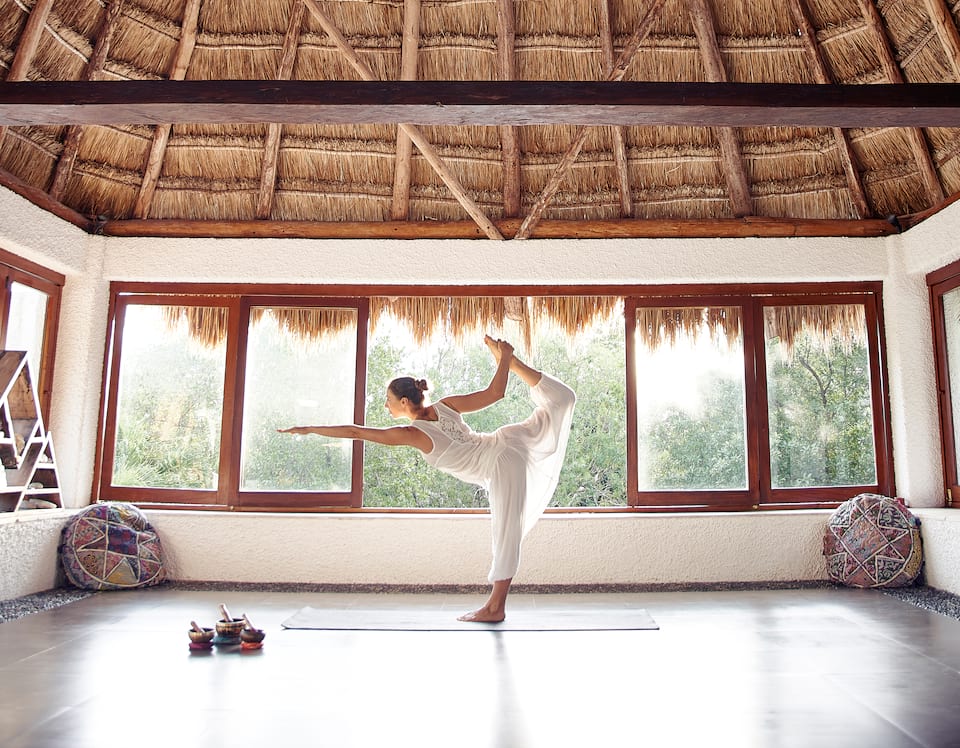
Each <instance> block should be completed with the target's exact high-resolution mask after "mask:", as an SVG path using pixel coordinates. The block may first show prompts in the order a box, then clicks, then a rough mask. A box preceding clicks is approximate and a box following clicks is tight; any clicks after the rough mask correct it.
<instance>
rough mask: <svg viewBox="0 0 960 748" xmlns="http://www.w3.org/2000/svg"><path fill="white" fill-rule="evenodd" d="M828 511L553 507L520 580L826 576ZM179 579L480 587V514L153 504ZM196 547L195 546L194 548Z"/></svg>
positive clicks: (526, 553)
mask: <svg viewBox="0 0 960 748" xmlns="http://www.w3.org/2000/svg"><path fill="white" fill-rule="evenodd" d="M829 514H830V513H829V512H825V511H796V512H773V513H764V514H760V513H750V514H725V515H719V514H708V513H705V514H661V515H644V516H642V517H637V516H627V515H623V514H593V515H570V514H548V515H547V516H545V517H544V518H543V519H542V520H541V521H540V522H539V523H538V524H537V525H536V526H535V527H534V529H533V530H532V531H531V533H530V535H529V536H528V537H527V540H526V542H525V543H524V547H523V559H522V563H521V565H520V566H521V568H520V572H519V573H518V575H517V576H516V578H515V580H514V581H515V583H516V584H528V585H565V586H570V585H577V586H579V585H602V584H610V585H673V584H696V583H723V582H772V581H777V582H793V581H798V580H803V581H806V580H820V579H824V578H825V576H826V571H825V566H824V561H823V557H822V554H821V547H822V542H823V534H824V530H825V528H826V523H827V519H828V517H829ZM147 515H148V517H149V518H150V521H151V523H152V524H153V526H154V527H155V528H156V530H157V533H158V534H159V535H160V537H161V541H162V543H163V545H164V549H165V552H166V554H167V564H168V567H169V569H170V573H171V575H172V576H173V577H174V578H176V579H181V580H193V581H230V582H272V583H282V582H292V583H309V584H358V585H412V586H418V585H419V586H427V585H482V584H486V575H487V572H488V571H489V567H490V520H489V518H488V517H486V516H484V515H461V516H455V515H450V514H435V515H427V516H420V517H413V516H410V515H403V514H311V515H290V514H262V515H251V514H226V515H225V514H220V513H212V512H178V511H148V512H147ZM201 549H202V550H201Z"/></svg>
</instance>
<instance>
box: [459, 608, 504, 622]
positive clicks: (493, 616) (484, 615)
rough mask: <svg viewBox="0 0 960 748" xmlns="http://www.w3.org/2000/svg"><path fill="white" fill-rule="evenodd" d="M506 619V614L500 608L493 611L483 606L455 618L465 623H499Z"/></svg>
mask: <svg viewBox="0 0 960 748" xmlns="http://www.w3.org/2000/svg"><path fill="white" fill-rule="evenodd" d="M506 617H507V616H506V612H505V611H504V610H503V609H502V608H501V609H500V610H494V609H492V608H488V607H487V606H486V605H484V606H483V607H482V608H480V609H479V610H475V611H473V612H471V613H464V614H463V615H462V616H460V617H459V618H457V620H458V621H466V622H467V623H500V622H501V621H502V620H503V619H504V618H506Z"/></svg>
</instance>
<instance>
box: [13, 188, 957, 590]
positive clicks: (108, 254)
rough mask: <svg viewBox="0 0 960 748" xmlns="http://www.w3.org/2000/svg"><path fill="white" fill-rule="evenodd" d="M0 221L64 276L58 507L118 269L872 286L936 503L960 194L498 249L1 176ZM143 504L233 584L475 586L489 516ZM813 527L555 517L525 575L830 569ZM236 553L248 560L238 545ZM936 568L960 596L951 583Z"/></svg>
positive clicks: (903, 427) (81, 480)
mask: <svg viewBox="0 0 960 748" xmlns="http://www.w3.org/2000/svg"><path fill="white" fill-rule="evenodd" d="M0 215H3V216H4V219H3V221H2V224H0V247H2V248H4V249H7V250H9V251H13V252H16V253H18V254H22V255H23V256H25V257H27V258H29V259H31V260H33V261H35V262H38V263H41V264H45V265H47V266H50V267H52V268H53V269H55V270H57V271H59V272H62V273H64V274H65V275H66V276H67V285H66V289H65V293H64V302H63V308H62V324H61V330H60V337H59V345H58V353H57V371H56V375H55V380H54V390H55V393H56V395H55V398H54V402H53V408H54V413H53V418H52V423H51V428H52V430H53V431H54V437H55V442H56V448H57V453H58V458H59V462H60V465H61V470H62V475H61V479H62V482H63V485H64V497H65V500H66V503H67V505H68V506H75V507H76V506H83V505H85V504H86V503H88V502H89V500H90V495H91V476H92V466H93V445H94V442H95V439H96V424H97V416H98V409H99V394H100V392H99V390H100V378H101V371H102V363H103V343H104V339H105V338H104V336H105V330H106V311H107V310H106V303H107V298H108V283H109V281H110V280H127V281H149V280H154V281H184V280H186V281H189V280H193V281H197V280H203V281H207V282H229V281H237V282H247V283H254V282H264V283H281V282H282V283H304V284H318V283H370V284H409V283H435V284H449V285H470V284H489V283H497V284H513V283H516V284H536V283H539V282H550V283H561V284H564V283H569V284H587V285H589V284H610V283H613V284H652V283H717V282H721V283H722V282H730V283H734V282H737V283H743V282H796V281H844V280H850V281H862V280H882V281H883V282H884V314H885V317H886V322H887V347H888V355H889V361H888V364H889V367H888V369H889V370H888V376H889V382H890V402H891V408H892V418H893V438H894V446H895V470H896V481H897V489H898V494H899V495H901V496H903V497H905V498H906V499H907V500H908V501H909V502H910V504H911V505H912V506H914V507H937V506H939V505H940V504H941V503H942V496H943V481H942V477H941V475H940V473H941V467H940V456H939V444H938V441H937V429H938V426H937V417H936V400H935V391H934V385H933V383H934V374H933V362H932V355H931V353H930V333H929V312H928V303H927V296H926V286H925V282H924V276H925V274H926V272H928V271H929V270H932V269H934V268H936V267H940V266H942V265H944V264H947V263H948V262H951V261H953V260H954V259H957V258H958V257H960V247H957V246H955V243H954V241H953V240H952V239H951V237H955V236H958V235H960V203H955V204H954V205H953V206H951V207H950V208H948V209H947V210H946V211H943V212H942V213H941V214H939V215H937V216H935V217H934V218H932V219H929V220H928V221H927V222H925V223H924V224H921V225H920V226H918V227H916V228H914V229H912V230H911V231H909V232H908V233H906V234H904V235H901V236H897V237H889V238H886V239H843V238H823V239H738V240H726V239H701V240H681V239H662V240H653V239H646V240H580V241H571V240H556V241H547V240H530V241H525V242H522V243H519V242H518V243H517V244H514V245H509V246H508V245H505V244H501V243H496V242H491V241H487V240H475V241H466V240H463V241H438V240H431V241H422V242H420V241H394V240H382V241H334V240H298V239H247V240H225V239H220V240H202V241H201V240H194V239H191V240H177V239H153V238H140V239H121V238H104V237H91V236H87V235H85V234H84V233H83V232H80V231H79V230H77V229H75V228H73V227H71V226H69V225H67V224H65V223H64V222H62V221H59V220H58V219H56V218H53V217H51V216H49V215H47V214H44V213H43V212H42V211H39V210H38V209H36V208H34V207H33V206H32V205H30V204H29V203H26V201H23V200H21V199H20V198H18V197H16V196H15V195H12V194H11V193H8V192H5V191H3V190H0ZM151 516H152V518H153V519H155V521H156V522H157V524H158V528H159V529H160V531H161V532H162V533H163V534H165V535H166V536H167V537H168V542H167V543H166V545H167V550H168V553H169V554H170V556H171V558H172V559H173V561H172V563H173V565H174V568H176V569H177V574H180V575H182V577H183V578H188V579H233V580H236V581H242V580H243V579H249V580H252V579H253V578H254V577H258V575H259V577H258V581H262V580H267V581H291V582H292V581H317V580H321V581H326V582H335V583H350V582H354V581H363V580H365V579H371V580H372V579H377V580H380V581H384V580H404V583H413V584H417V583H423V584H426V583H448V582H450V583H474V582H478V581H482V579H483V576H484V574H485V572H486V566H487V563H488V561H487V559H486V554H487V552H488V548H489V539H488V537H487V535H486V532H487V524H486V521H485V518H484V517H442V516H431V517H407V516H398V515H381V516H376V515H365V514H360V515H358V514H349V515H322V516H319V515H308V516H305V515H286V516H275V515H253V514H242V515H241V514H223V513H217V514H197V513H176V512H159V513H158V512H154V513H151ZM824 523H825V515H823V514H822V513H803V512H796V513H793V512H791V513H756V514H738V515H732V514H731V515H723V516H717V515H641V516H623V515H603V516H602V517H600V516H590V517H580V516H570V515H563V516H557V517H549V518H547V519H546V520H545V521H544V522H543V523H541V525H539V526H538V527H537V528H536V529H535V531H534V534H533V535H531V537H530V538H529V542H528V544H527V546H526V550H525V554H526V555H525V561H524V566H523V569H522V570H521V575H523V577H522V580H525V581H527V582H529V583H577V584H579V583H586V582H589V581H594V582H596V581H622V582H630V583H644V582H659V581H663V582H667V581H669V582H697V581H726V582H731V581H760V579H768V580H773V579H778V580H782V579H809V578H822V576H823V569H822V565H821V562H820V560H819V553H820V549H819V540H818V537H819V536H822V528H823V526H824ZM941 535H942V536H943V537H946V535H943V534H941ZM946 542H949V543H951V544H953V543H960V540H958V541H953V540H950V541H946ZM318 543H322V545H320V546H318ZM241 551H250V552H252V553H253V554H254V557H255V558H257V559H259V561H251V560H250V558H249V557H248V556H246V555H238V554H240V553H241ZM451 558H453V559H456V560H457V561H456V563H451ZM258 564H259V566H258ZM938 578H940V577H938ZM942 578H943V579H945V580H946V581H944V582H943V584H945V585H946V584H952V585H955V588H956V589H958V590H960V582H954V581H950V580H949V579H948V578H947V577H942ZM519 581H521V578H518V582H519ZM945 588H947V587H945ZM948 589H949V588H948ZM24 594H25V593H24Z"/></svg>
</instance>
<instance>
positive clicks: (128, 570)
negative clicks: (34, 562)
mask: <svg viewBox="0 0 960 748" xmlns="http://www.w3.org/2000/svg"><path fill="white" fill-rule="evenodd" d="M60 560H61V562H62V564H63V569H64V572H65V573H66V575H67V578H68V579H69V580H70V582H71V583H72V584H74V585H75V586H77V587H80V588H81V589H88V590H119V589H130V588H133V587H148V586H150V585H154V584H159V583H160V582H162V581H163V580H164V579H165V572H164V567H163V549H162V548H161V546H160V538H159V537H158V536H157V533H156V532H155V531H154V529H153V527H152V526H151V525H150V523H149V522H148V521H147V518H146V517H145V516H144V514H143V512H141V511H140V510H139V509H137V507H135V506H133V505H132V504H127V503H123V502H104V503H100V504H93V505H92V506H89V507H87V508H86V509H84V510H83V511H82V512H80V513H79V514H77V515H75V516H73V517H71V518H70V520H69V521H68V522H67V524H66V526H65V527H64V528H63V535H62V537H61V541H60Z"/></svg>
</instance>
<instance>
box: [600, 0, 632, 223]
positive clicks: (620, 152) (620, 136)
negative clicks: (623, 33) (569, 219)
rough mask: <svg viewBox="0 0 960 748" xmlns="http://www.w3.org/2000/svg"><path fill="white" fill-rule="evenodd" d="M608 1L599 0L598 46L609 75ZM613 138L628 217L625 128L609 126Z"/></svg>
mask: <svg viewBox="0 0 960 748" xmlns="http://www.w3.org/2000/svg"><path fill="white" fill-rule="evenodd" d="M610 1H611V0H600V5H599V8H600V48H601V50H602V52H603V72H604V75H605V76H607V75H610V71H611V70H613V66H614V65H615V64H616V61H617V60H616V56H615V52H614V49H613V29H612V28H611V24H610ZM610 135H611V137H612V138H613V163H614V168H615V169H616V173H617V186H618V188H619V192H620V215H621V216H623V217H624V218H629V217H630V216H632V215H633V195H632V193H631V189H630V172H629V170H628V166H627V138H626V132H625V128H623V127H622V126H615V127H611V128H610Z"/></svg>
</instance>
